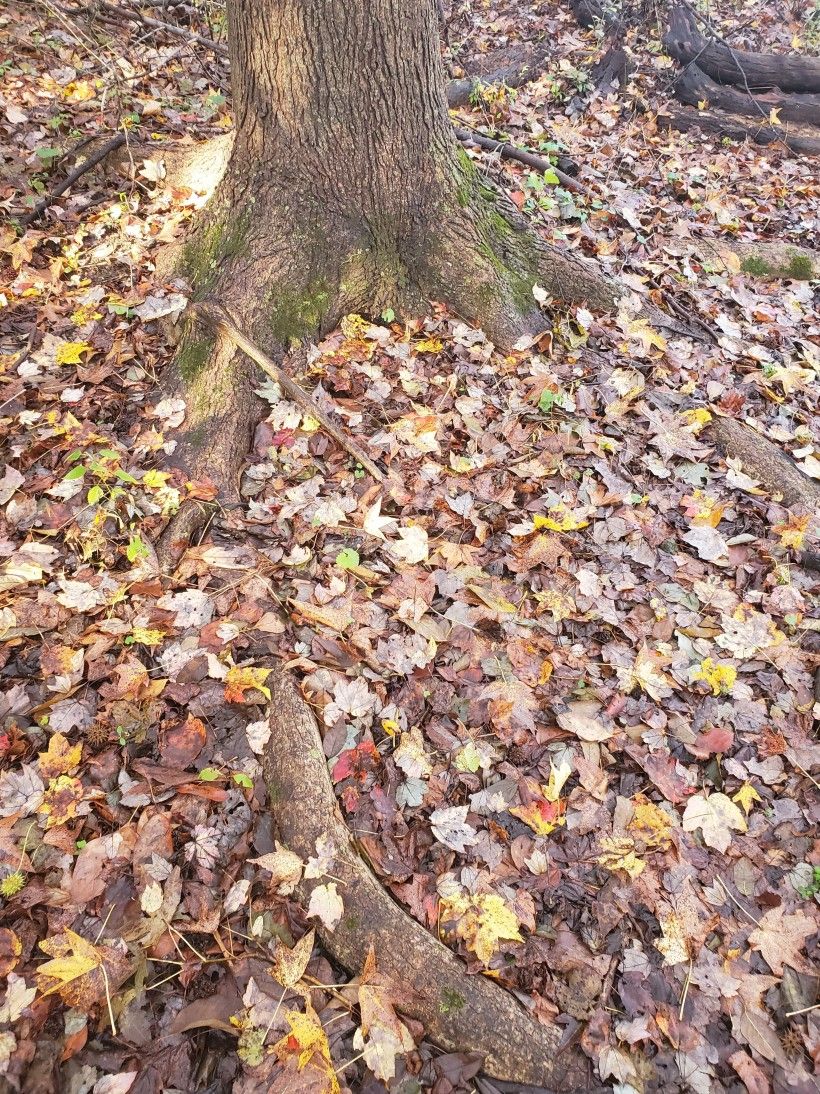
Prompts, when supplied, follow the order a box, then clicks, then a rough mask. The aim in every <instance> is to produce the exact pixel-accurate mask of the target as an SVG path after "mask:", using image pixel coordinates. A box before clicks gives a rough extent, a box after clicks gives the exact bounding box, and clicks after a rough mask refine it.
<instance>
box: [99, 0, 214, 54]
mask: <svg viewBox="0 0 820 1094" xmlns="http://www.w3.org/2000/svg"><path fill="white" fill-rule="evenodd" d="M94 6H95V7H96V8H98V9H99V10H100V11H105V12H108V14H109V15H112V16H116V18H117V20H121V19H123V18H125V19H130V20H131V21H132V22H134V23H143V24H144V25H145V26H147V27H152V28H153V29H155V30H164V31H165V32H166V33H167V34H175V35H177V36H178V37H181V38H187V39H188V40H189V41H193V42H198V43H199V45H201V46H205V48H206V49H209V50H211V52H212V53H215V54H216V55H217V56H218V57H224V58H227V57H228V47H227V46H224V45H222V43H221V42H215V41H214V40H213V38H206V37H205V35H204V34H197V33H196V31H194V30H191V29H190V28H189V27H178V26H175V25H174V24H173V23H164V22H163V21H162V20H161V19H154V18H153V17H152V16H150V15H143V14H142V12H141V11H137V10H135V9H134V8H130V7H123V6H121V5H120V6H116V5H115V4H109V3H106V0H96V3H95V5H94Z"/></svg>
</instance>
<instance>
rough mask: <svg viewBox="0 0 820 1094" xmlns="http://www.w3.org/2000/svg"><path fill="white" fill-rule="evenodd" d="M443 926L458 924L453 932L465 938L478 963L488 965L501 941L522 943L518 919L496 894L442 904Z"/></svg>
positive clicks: (450, 900) (447, 900)
mask: <svg viewBox="0 0 820 1094" xmlns="http://www.w3.org/2000/svg"><path fill="white" fill-rule="evenodd" d="M441 919H442V922H443V923H446V922H448V921H452V922H454V923H455V927H453V929H452V932H453V934H454V935H455V936H456V937H457V938H461V939H463V941H464V942H465V944H466V945H467V948H468V949H470V950H472V951H473V953H474V954H475V955H476V957H477V958H478V959H479V961H481V962H483V964H485V965H487V964H489V962H490V958H491V957H492V956H493V954H494V953H495V952H496V950H497V949H498V944H499V942H501V941H502V939H508V940H509V941H511V942H522V941H523V939H522V938H521V935H520V934H519V931H518V920H517V919H516V917H515V914H514V913H513V911H512V910H511V909H510V908H508V907H507V905H506V904H505V903H504V901H503V899H502V898H501V897H500V896H498V894H497V893H476V894H466V895H464V896H453V897H450V898H448V899H446V900H442V902H441Z"/></svg>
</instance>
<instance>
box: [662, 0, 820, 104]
mask: <svg viewBox="0 0 820 1094" xmlns="http://www.w3.org/2000/svg"><path fill="white" fill-rule="evenodd" d="M663 44H664V46H665V47H666V49H667V50H668V52H669V54H670V55H671V56H672V57H674V59H675V60H676V61H680V62H681V63H682V64H690V63H691V62H692V61H695V62H697V64H698V66H699V67H700V68H701V69H702V70H703V71H704V72H705V73H706V74H707V75H708V76H711V77H712V79H713V80H717V81H718V82H719V83H723V84H736V85H737V86H738V87H743V88H745V89H747V90H750V91H761V90H764V89H766V88H771V87H779V88H780V89H781V90H782V91H800V92H820V58H818V57H806V56H802V55H794V54H789V55H786V56H784V55H782V54H777V53H751V52H748V51H747V50H743V49H733V48H732V47H731V46H729V45H727V44H726V43H725V42H723V41H722V40H718V39H717V37H716V36H715V35H714V34H712V33H711V32H710V37H708V38H707V37H704V35H703V34H701V32H700V30H699V29H698V25H697V22H696V19H695V16H694V14H693V13H692V10H691V9H690V8H689V7H687V6H684V5H682V4H680V5H677V6H676V7H675V8H673V9H672V14H671V16H670V19H669V30H668V31H667V33H666V34H665V35H664V39H663Z"/></svg>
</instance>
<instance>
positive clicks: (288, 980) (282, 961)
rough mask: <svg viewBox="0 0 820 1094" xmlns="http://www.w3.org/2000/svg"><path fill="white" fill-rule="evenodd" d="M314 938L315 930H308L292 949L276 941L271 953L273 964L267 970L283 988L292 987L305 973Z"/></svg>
mask: <svg viewBox="0 0 820 1094" xmlns="http://www.w3.org/2000/svg"><path fill="white" fill-rule="evenodd" d="M315 938H316V932H315V931H308V933H307V934H306V935H303V936H302V938H300V939H299V941H298V942H297V943H296V945H295V946H294V947H293V949H288V947H287V946H286V945H285V944H284V943H283V942H281V941H280V942H277V944H276V951H275V952H274V955H273V965H272V967H271V968H270V969H268V972H269V973H270V974H271V976H272V977H273V979H274V980H275V981H276V982H277V984H281V985H282V987H283V988H294V987H296V985H297V984H298V983H299V981H300V980H301V979H302V977H303V976H304V974H305V969H306V968H307V966H308V962H309V961H310V955H311V954H312V953H313V943H314V940H315Z"/></svg>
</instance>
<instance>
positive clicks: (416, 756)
mask: <svg viewBox="0 0 820 1094" xmlns="http://www.w3.org/2000/svg"><path fill="white" fill-rule="evenodd" d="M393 759H394V760H395V762H396V767H400V768H401V769H402V771H403V772H404V773H405V775H407V776H409V777H410V778H412V779H429V777H430V775H431V773H432V771H433V765H432V763H431V762H430V760H429V758H428V756H427V754H426V753H425V751H424V737H423V736H422V732H421V730H420V729H419V727H418V726H413V727H412V729H411V730H410V731H409V732H408V733H402V735H401V743H400V744H399V747H398V748H397V749H396V751H395V752H394V753H393Z"/></svg>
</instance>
